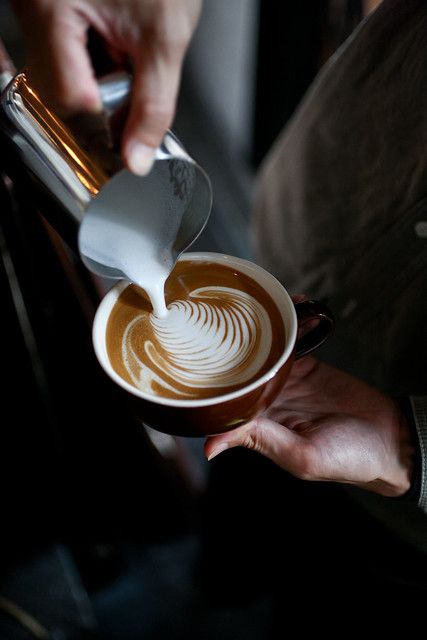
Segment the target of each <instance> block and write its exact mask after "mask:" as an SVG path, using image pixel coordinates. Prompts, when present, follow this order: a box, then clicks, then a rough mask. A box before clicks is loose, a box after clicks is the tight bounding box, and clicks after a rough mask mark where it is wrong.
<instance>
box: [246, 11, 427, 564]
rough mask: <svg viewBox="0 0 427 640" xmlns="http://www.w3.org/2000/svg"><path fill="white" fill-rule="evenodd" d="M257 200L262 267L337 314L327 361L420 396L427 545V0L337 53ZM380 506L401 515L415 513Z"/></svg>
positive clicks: (291, 127)
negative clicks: (325, 303)
mask: <svg viewBox="0 0 427 640" xmlns="http://www.w3.org/2000/svg"><path fill="white" fill-rule="evenodd" d="M255 203H256V204H255V215H254V227H253V231H254V240H255V243H256V247H257V254H258V260H259V262H260V263H261V264H263V265H264V266H265V267H266V268H267V269H268V270H269V271H271V272H272V273H274V274H275V275H276V276H277V277H278V278H279V279H280V280H281V281H282V282H283V283H284V284H285V286H286V287H287V288H288V289H289V290H290V291H291V292H292V293H307V294H309V295H310V296H313V297H316V298H318V299H322V300H325V301H327V302H328V304H329V305H330V307H331V308H332V310H333V311H334V313H335V315H336V318H337V329H336V332H335V335H334V336H333V337H332V338H331V339H330V340H329V342H328V344H327V346H326V347H325V348H323V350H322V351H321V352H320V357H322V358H323V359H325V360H326V361H329V362H330V363H332V364H335V365H336V366H339V367H341V368H344V369H345V370H347V371H348V372H350V373H353V374H354V375H357V376H359V377H361V378H363V379H365V380H366V381H367V382H369V383H370V384H373V385H374V386H376V387H377V388H379V389H381V390H383V391H385V392H387V393H389V394H391V395H395V396H411V397H412V407H413V412H414V417H415V420H416V425H417V430H418V436H419V444H420V450H421V453H422V476H421V493H420V496H419V502H418V504H419V508H418V509H417V513H415V514H414V513H411V514H410V516H408V517H409V518H411V519H415V520H416V521H417V523H419V525H420V527H424V542H422V543H421V544H422V545H424V543H425V550H426V552H427V518H426V517H425V515H424V512H427V397H425V396H427V371H426V367H427V2H425V1H423V0H385V1H384V2H383V4H382V5H381V6H380V7H379V9H378V10H377V11H375V12H374V13H373V14H371V15H370V16H368V17H367V18H366V19H365V20H364V21H363V22H362V24H361V25H360V26H359V27H358V28H357V30H356V31H355V32H354V34H353V35H352V36H351V37H350V38H349V39H348V40H347V41H346V42H345V43H344V45H343V46H342V47H341V48H340V49H339V50H338V51H337V53H336V54H335V55H334V56H333V57H332V59H330V61H329V62H328V63H327V64H326V65H325V67H324V68H323V69H322V71H321V72H320V74H319V75H318V77H317V78H316V80H315V81H314V83H313V85H312V86H311V87H310V89H309V91H308V93H307V95H306V96H305V98H304V99H303V101H302V103H301V105H300V106H299V108H298V109H297V111H296V113H295V115H294V117H293V118H292V120H291V121H290V123H289V124H288V125H287V127H286V128H285V130H284V131H283V133H282V135H281V136H280V138H279V139H278V141H277V143H276V144H275V146H274V148H273V149H272V150H271V152H270V154H269V156H268V158H267V159H266V161H265V163H264V165H263V167H262V170H261V173H260V177H259V183H258V188H257V193H256V198H255ZM363 499H365V497H364V498H363ZM366 500H371V498H366ZM372 500H375V497H374V498H372ZM381 500H382V502H381ZM378 503H379V505H378V504H376V505H375V506H374V509H375V511H376V512H377V513H379V512H384V513H385V514H386V515H385V516H384V517H385V518H389V515H390V513H391V512H393V511H396V514H397V515H396V518H397V520H398V521H402V520H405V519H406V516H402V514H401V512H400V511H398V510H399V509H400V510H401V509H402V508H403V509H406V508H408V509H410V507H407V506H406V505H405V506H403V507H402V502H399V501H396V500H395V501H393V500H392V499H385V498H384V499H379V498H378ZM391 505H393V506H391ZM414 509H416V507H414ZM396 518H395V519H396ZM392 519H393V516H392ZM411 522H412V520H411ZM412 532H413V528H412V529H411V531H410V537H411V536H412ZM412 537H413V536H412ZM415 537H416V538H417V540H419V538H420V536H419V535H418V536H415Z"/></svg>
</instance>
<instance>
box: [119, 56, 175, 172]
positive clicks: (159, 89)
mask: <svg viewBox="0 0 427 640" xmlns="http://www.w3.org/2000/svg"><path fill="white" fill-rule="evenodd" d="M181 60H182V56H178V59H176V60H171V58H170V57H166V56H162V55H158V56H154V55H152V56H151V59H149V60H140V61H139V63H138V66H137V69H136V75H135V79H134V86H133V90H132V99H131V108H130V113H129V117H128V121H127V124H126V128H125V131H124V134H123V157H124V160H125V163H126V164H127V166H128V167H129V169H130V170H131V171H133V172H134V173H137V174H140V175H146V174H147V173H148V172H149V171H150V169H151V166H152V163H153V160H154V153H155V149H156V148H157V147H158V146H159V144H160V143H161V140H162V138H163V136H164V135H165V132H166V130H167V129H168V128H169V127H170V126H171V123H172V120H173V117H174V114H175V103H176V98H177V93H178V86H179V80H180V73H181Z"/></svg>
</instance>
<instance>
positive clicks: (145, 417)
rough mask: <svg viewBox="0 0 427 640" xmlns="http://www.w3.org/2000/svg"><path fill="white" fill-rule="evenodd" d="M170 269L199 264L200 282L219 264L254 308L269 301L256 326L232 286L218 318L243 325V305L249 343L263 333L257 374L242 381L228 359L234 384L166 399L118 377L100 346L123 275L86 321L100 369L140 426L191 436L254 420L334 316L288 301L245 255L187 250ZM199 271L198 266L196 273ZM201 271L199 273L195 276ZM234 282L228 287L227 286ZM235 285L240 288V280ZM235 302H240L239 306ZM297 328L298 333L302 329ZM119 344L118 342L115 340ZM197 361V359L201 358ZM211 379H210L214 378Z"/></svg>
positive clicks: (316, 305)
mask: <svg viewBox="0 0 427 640" xmlns="http://www.w3.org/2000/svg"><path fill="white" fill-rule="evenodd" d="M176 269H178V273H179V269H181V270H183V273H184V276H185V274H186V271H185V270H187V271H188V270H189V271H190V275H192V276H193V275H195V276H196V277H197V272H198V270H200V271H201V283H204V279H203V278H206V274H210V279H211V280H212V277H213V276H212V277H211V274H213V273H216V272H218V273H219V274H220V275H219V276H218V277H219V278H220V279H221V277H222V276H221V273H222V271H221V269H222V270H223V272H224V274H225V275H226V276H227V278H229V279H230V278H234V280H233V282H237V286H239V281H240V280H241V281H242V282H243V280H245V282H249V283H252V285H253V290H254V296H255V294H256V296H258V302H254V303H253V309H255V310H256V309H257V308H258V307H260V303H259V301H261V303H262V301H263V300H264V299H265V300H269V301H270V302H268V303H267V307H268V305H270V307H271V308H267V307H266V305H265V304H264V307H266V308H267V311H266V312H265V311H262V310H261V311H262V313H264V316H266V314H267V316H266V317H267V319H266V321H265V323H264V324H263V323H262V322H260V323H257V321H256V319H255V321H253V318H252V316H251V315H250V314H251V308H250V305H249V306H248V304H246V302H245V300H243V298H242V299H240V298H239V294H240V293H241V292H240V291H237V293H236V295H235V300H237V302H235V300H234V299H233V297H232V296H231V297H230V296H229V297H228V298H227V305H228V306H227V312H226V314H225V316H226V318H228V319H229V318H231V320H230V322H231V326H232V327H233V331H235V330H236V327H240V326H241V324H242V318H243V324H244V322H245V321H244V316H245V313H246V309H249V311H248V314H249V316H248V317H249V320H248V322H249V324H248V326H249V327H250V329H249V331H252V329H253V328H254V327H255V329H253V330H254V332H255V334H256V335H255V338H254V339H255V342H254V344H255V343H256V344H258V346H259V344H261V345H263V344H264V343H263V342H262V340H261V339H263V338H264V337H265V336H263V335H257V333H258V334H263V332H266V334H267V333H268V336H267V337H266V340H265V344H266V346H265V349H266V354H267V351H268V354H269V358H270V360H268V359H267V360H266V361H265V363H264V365H263V366H264V369H262V368H260V369H259V375H256V373H255V375H252V377H249V379H248V380H247V381H246V382H245V377H244V374H245V371H243V374H242V363H241V362H239V363H238V364H236V365H234V363H233V361H231V368H230V369H229V370H228V375H229V376H231V377H233V376H235V377H236V380H237V377H238V373H237V372H240V373H239V375H240V376H241V377H240V378H239V380H240V384H239V385H235V386H234V387H233V386H231V387H229V389H227V388H226V387H219V388H218V391H216V390H215V388H212V389H206V393H209V396H208V397H192V396H191V394H190V396H189V397H181V396H180V395H178V396H175V397H167V395H162V393H161V392H160V393H156V394H153V392H152V391H151V390H147V389H146V388H139V387H137V386H135V384H133V383H132V380H131V379H126V376H124V375H119V373H118V372H117V367H116V368H115V367H113V365H112V360H111V358H110V354H109V351H108V349H109V346H108V345H109V342H108V340H107V329H108V327H109V321H110V318H111V317H112V314H113V311H114V310H115V309H116V308H117V305H118V304H119V302H118V301H120V300H122V297H123V296H126V295H128V294H131V293H132V292H131V290H130V289H129V288H130V287H133V285H131V284H130V283H129V282H128V281H120V282H119V283H118V284H116V285H115V286H114V287H113V288H112V289H111V290H110V291H109V292H108V293H107V295H106V296H105V297H104V299H103V300H102V301H101V303H100V305H99V307H98V310H97V312H96V315H95V319H94V324H93V346H94V350H95V353H96V356H97V358H98V361H99V363H100V365H101V367H102V368H103V369H104V371H105V373H106V374H107V375H108V376H109V377H110V378H111V379H112V380H113V381H114V382H115V383H116V384H117V385H118V387H119V388H120V389H121V390H122V392H123V395H124V397H125V400H126V402H129V403H130V405H131V408H132V410H133V411H134V413H135V414H136V415H137V417H138V418H140V419H141V420H142V421H143V422H144V424H146V425H147V426H150V427H152V428H154V429H156V430H158V431H162V432H164V433H168V434H171V435H178V436H193V437H197V436H207V435H214V434H217V433H223V432H225V431H228V430H230V429H233V428H235V427H237V426H239V425H240V424H243V423H245V422H247V421H249V420H250V419H252V418H254V417H255V416H256V415H257V414H259V413H261V412H262V411H264V410H265V409H266V408H267V407H268V406H269V405H270V404H271V403H272V402H273V400H274V398H275V397H276V396H277V394H278V392H279V391H280V389H281V388H282V387H283V385H284V384H285V381H286V379H287V377H288V375H289V372H290V370H291V368H292V364H293V362H294V360H295V359H297V358H301V357H302V356H305V355H307V354H308V353H310V352H311V351H313V350H314V349H316V348H317V347H319V346H320V345H321V344H322V343H323V342H324V341H325V339H326V338H327V336H328V335H329V334H330V332H331V330H332V328H333V324H334V320H333V317H332V314H331V312H330V311H329V309H328V308H327V307H326V306H325V305H324V304H322V303H320V302H317V301H313V300H303V301H301V302H296V303H294V302H293V301H292V299H291V297H290V296H289V294H288V293H287V291H286V289H285V288H284V287H283V285H282V284H281V283H280V282H279V281H278V280H277V279H276V278H275V277H273V276H272V275H271V274H270V273H268V272H267V271H265V270H264V269H263V268H261V267H259V266H258V265H256V264H254V263H252V262H248V261H247V260H242V259H240V258H236V257H232V256H227V255H223V254H218V253H208V252H203V253H193V252H191V253H190V252H189V253H184V254H183V255H182V256H181V257H180V259H179V261H178V263H177V267H176V268H175V270H174V272H173V273H172V275H171V278H172V279H173V278H174V273H175V271H176ZM202 270H204V271H203V272H202ZM203 273H204V274H205V276H203ZM178 279H179V278H178ZM196 279H197V278H196ZM217 284H218V288H219V289H220V290H221V291H222V290H225V289H226V288H225V287H222V286H221V285H222V284H223V283H222V282H220V281H218V283H217ZM235 286H236V285H234V289H232V291H235ZM245 286H246V285H245ZM202 288H203V287H202ZM202 288H198V289H197V291H199V292H200V291H202ZM250 288H251V287H250V286H249V289H250ZM212 289H213V287H212V283H211V286H210V287H204V288H203V291H204V294H203V295H204V296H205V299H206V300H207V302H202V305H203V308H205V307H206V308H208V307H209V304H210V302H211V299H210V298H209V295H210V296H212ZM242 289H244V287H243V286H242ZM246 289H247V287H246ZM205 290H206V291H205ZM229 291H230V289H227V292H229ZM256 292H262V296H264V298H263V297H262V296H261V297H260V294H259V293H256ZM166 293H167V292H166ZM134 295H135V294H134ZM199 295H202V294H199ZM227 295H228V293H227ZM214 297H215V296H214ZM248 299H249V301H250V300H252V299H253V298H252V297H251V296H249V298H248ZM242 300H243V302H242ZM270 303H271V304H270ZM233 304H236V305H237V306H236V309H237V311H236V313H235V315H234V316H233V312H234V311H233V309H234V308H233ZM239 304H240V305H241V306H240V307H239ZM262 304H263V303H262ZM242 305H243V306H242ZM245 305H246V306H245ZM134 306H135V305H134ZM172 306H173V305H172ZM242 309H243V311H242ZM230 310H231V311H230ZM254 313H255V312H254ZM213 315H214V317H215V318H216V317H217V316H218V313H217V311H215V312H214V314H213ZM273 316H274V317H273ZM236 319H237V320H236ZM270 320H271V322H270ZM233 323H234V324H233ZM274 323H275V324H274ZM172 324H173V323H172ZM304 326H305V328H306V331H304V328H303V327H304ZM263 327H266V328H263ZM271 327H272V328H271ZM108 331H110V329H108ZM260 340H261V342H260ZM257 341H258V342H257ZM107 343H108V344H107ZM121 344H124V343H123V340H122V343H121ZM240 344H241V343H239V344H238V347H237V348H236V349H234V347H233V345H232V344H231V343H230V342H226V341H225V339H224V337H222V338H221V341H220V342H218V343H217V344H216V347H215V349H216V351H215V353H217V354H218V353H219V352H220V348H223V347H224V345H225V347H224V349H225V353H226V354H228V355H227V357H229V359H230V358H231V356H230V355H229V354H233V357H235V354H240V355H241V352H242V349H241V346H239V345H240ZM218 345H219V346H218ZM260 348H261V347H260ZM263 348H264V347H262V349H263ZM233 349H234V351H233ZM198 356H199V351H195V357H198ZM236 357H237V356H236ZM264 360H265V358H264ZM201 362H202V365H203V360H202V361H201ZM236 362H237V361H236ZM239 367H240V369H239ZM204 368H206V367H204V366H202V367H201V370H203V369H204ZM176 371H178V369H176ZM242 375H243V377H242ZM211 379H212V380H214V378H211ZM172 380H173V378H172ZM215 380H216V378H215ZM242 380H243V382H242ZM169 386H170V385H169ZM230 389H231V390H230ZM177 393H178V394H179V393H181V391H177Z"/></svg>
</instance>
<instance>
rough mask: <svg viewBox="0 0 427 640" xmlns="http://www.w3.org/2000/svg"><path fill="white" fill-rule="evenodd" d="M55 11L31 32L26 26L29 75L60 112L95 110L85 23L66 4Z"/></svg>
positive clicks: (96, 101)
mask: <svg viewBox="0 0 427 640" xmlns="http://www.w3.org/2000/svg"><path fill="white" fill-rule="evenodd" d="M59 4H60V3H58V5H59ZM61 4H62V3H61ZM60 8H61V7H58V9H60ZM58 9H55V10H53V11H52V13H51V14H49V15H47V16H44V17H43V19H42V20H41V21H40V22H37V21H36V23H35V25H34V29H33V31H32V32H31V29H30V28H29V26H30V25H28V24H27V25H26V29H25V31H26V35H27V41H28V70H29V75H30V76H31V80H32V81H33V82H34V85H35V86H36V88H37V89H38V90H39V91H40V92H41V93H42V95H43V96H44V98H45V99H46V100H47V101H48V102H49V103H50V104H52V105H54V106H56V107H59V108H60V109H61V110H62V111H65V112H71V113H76V112H79V111H98V110H100V109H101V102H100V96H99V91H98V86H97V83H96V80H95V77H94V71H93V68H92V64H91V60H90V57H89V53H88V51H87V48H86V44H87V31H88V27H89V24H88V22H87V21H86V20H85V18H84V17H83V16H81V15H78V14H77V13H75V12H74V11H73V10H72V8H70V7H67V6H66V5H65V6H64V7H62V9H61V10H58Z"/></svg>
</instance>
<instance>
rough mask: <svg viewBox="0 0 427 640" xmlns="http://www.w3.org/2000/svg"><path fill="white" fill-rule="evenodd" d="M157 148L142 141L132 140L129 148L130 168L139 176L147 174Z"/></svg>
mask: <svg viewBox="0 0 427 640" xmlns="http://www.w3.org/2000/svg"><path fill="white" fill-rule="evenodd" d="M154 152H155V149H153V148H152V147H148V146H147V145H146V144H143V143H142V142H131V143H130V144H129V146H128V149H127V161H128V165H129V169H130V170H131V171H132V172H133V173H136V174H137V175H139V176H146V175H147V173H149V171H150V169H151V167H152V166H153V162H154Z"/></svg>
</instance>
